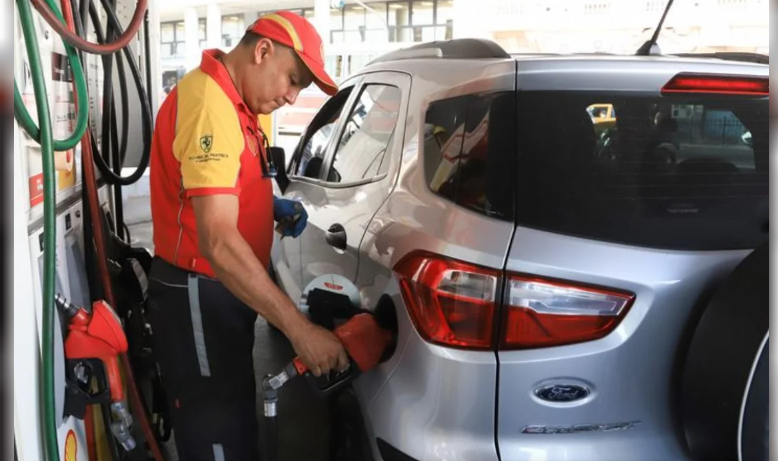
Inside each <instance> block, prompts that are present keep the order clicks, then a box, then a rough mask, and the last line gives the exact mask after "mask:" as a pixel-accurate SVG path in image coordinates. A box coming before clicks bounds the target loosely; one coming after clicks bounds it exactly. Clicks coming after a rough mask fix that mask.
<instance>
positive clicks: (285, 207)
mask: <svg viewBox="0 0 778 461" xmlns="http://www.w3.org/2000/svg"><path fill="white" fill-rule="evenodd" d="M273 219H274V220H275V221H276V222H277V223H279V224H280V225H281V230H282V233H281V235H282V236H284V237H290V236H291V237H294V238H297V237H299V236H300V234H302V233H303V230H305V226H306V225H307V224H308V213H307V212H306V211H305V208H304V207H303V205H302V203H300V202H296V201H294V200H289V199H285V198H278V197H275V196H274V197H273Z"/></svg>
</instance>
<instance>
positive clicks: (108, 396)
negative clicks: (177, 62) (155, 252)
mask: <svg viewBox="0 0 778 461" xmlns="http://www.w3.org/2000/svg"><path fill="white" fill-rule="evenodd" d="M119 1H122V0H119ZM146 3H147V2H146V0H140V1H138V2H137V5H135V4H133V7H134V8H135V12H134V14H133V19H132V21H130V24H129V26H128V27H127V29H126V30H123V29H122V26H121V24H120V21H119V19H118V18H117V15H116V12H115V9H116V8H118V7H117V0H103V1H101V3H100V4H101V6H102V10H103V12H104V14H105V15H106V16H107V19H108V27H107V29H106V32H105V34H103V33H102V30H103V26H102V24H100V23H99V17H100V14H99V12H98V9H97V8H98V6H97V5H96V3H95V0H73V1H71V0H61V5H59V6H58V5H57V4H56V3H55V0H40V1H38V0H16V6H17V13H18V19H19V23H20V24H21V32H22V38H23V40H24V44H25V48H26V54H27V56H28V62H27V63H25V64H24V66H25V67H24V74H25V81H29V83H27V85H24V86H22V90H24V91H25V92H26V93H25V96H26V98H28V99H27V100H25V99H24V98H23V97H22V95H21V92H20V90H19V85H17V80H16V79H15V81H14V118H15V120H16V121H17V123H18V127H19V128H21V129H22V130H23V131H24V132H25V133H26V134H27V136H28V138H25V141H24V144H22V146H23V148H24V149H25V150H24V151H21V153H24V154H26V153H27V152H26V149H27V148H28V146H32V144H33V143H37V144H39V147H37V149H38V150H39V154H37V155H38V156H37V157H35V158H36V159H37V161H39V162H40V164H41V169H42V173H41V174H39V175H38V178H36V181H39V186H38V187H40V190H41V192H42V194H41V196H40V201H39V202H32V201H31V205H30V213H31V214H32V212H33V211H34V212H35V213H38V212H39V210H40V209H41V208H42V224H43V226H42V227H43V229H42V230H43V231H42V234H41V241H40V248H41V250H42V252H43V255H42V264H41V284H40V285H41V288H42V296H41V300H40V301H38V302H39V303H40V306H39V309H40V312H39V313H38V314H37V315H38V316H40V317H39V318H40V319H41V321H40V325H41V327H40V328H41V331H40V333H39V334H34V332H33V331H30V332H27V331H26V330H25V331H23V332H21V331H16V334H29V336H33V335H34V337H35V338H38V337H40V338H41V341H40V345H39V347H40V352H41V354H40V355H41V356H42V360H41V363H40V364H39V365H36V366H35V367H32V371H33V372H34V373H33V375H32V378H33V379H34V380H35V382H36V384H38V385H39V386H40V394H38V395H39V396H40V398H39V399H38V395H36V396H35V399H31V400H33V401H32V402H30V403H29V405H30V407H32V408H35V411H34V412H33V413H34V414H38V411H40V414H41V416H42V418H41V420H40V424H39V425H38V424H36V425H35V427H31V425H28V427H26V428H24V431H23V432H24V433H25V436H24V437H23V440H24V444H23V445H22V446H20V450H19V455H20V459H21V460H22V461H27V460H30V459H35V460H36V461H37V460H46V461H52V460H57V461H58V460H59V459H60V456H62V455H61V453H65V456H66V459H67V461H70V457H69V456H70V454H71V453H73V451H67V452H63V451H61V450H62V449H63V448H66V446H67V447H70V446H71V445H70V444H71V442H74V439H76V438H78V439H79V440H81V437H82V436H83V435H84V434H80V435H79V436H78V437H75V436H74V434H73V433H72V431H73V429H76V430H79V429H78V428H77V427H76V426H74V423H73V422H72V421H70V420H69V419H66V418H68V417H69V416H75V417H76V419H80V418H79V417H81V418H83V419H84V422H85V427H86V434H85V435H86V439H87V445H88V446H89V445H90V443H89V441H90V438H92V439H94V437H93V435H94V434H92V433H91V432H90V428H92V427H93V425H92V424H91V415H92V413H91V411H88V410H87V408H88V407H89V406H90V405H95V404H97V405H99V406H100V407H101V409H103V420H104V422H105V424H106V426H107V427H106V433H107V434H113V437H112V439H113V440H115V441H116V443H110V444H109V445H110V448H111V449H112V450H113V456H114V459H120V458H119V457H118V456H117V449H118V447H121V449H123V450H124V451H125V452H128V451H133V450H137V448H139V447H140V446H141V442H142V441H141V439H140V438H138V436H137V435H135V436H133V434H132V431H131V429H132V427H133V426H134V424H133V423H136V425H137V426H139V428H140V429H142V434H143V442H144V443H147V444H148V449H149V450H150V452H151V454H153V456H154V458H155V459H156V460H157V461H162V455H161V452H160V450H159V447H158V446H157V440H156V439H157V437H156V436H155V434H154V433H153V431H152V430H151V427H150V424H149V421H148V417H147V414H146V412H147V406H146V405H145V403H144V400H143V398H142V397H141V395H140V393H139V391H138V389H137V387H136V378H135V375H134V372H133V369H132V366H131V358H130V357H129V356H128V351H130V350H131V349H130V348H128V346H129V345H130V344H131V341H128V340H129V339H130V338H129V337H128V336H130V335H129V334H125V331H124V330H123V328H126V327H127V324H128V323H129V322H127V320H128V318H129V312H130V311H131V309H130V308H126V309H124V312H125V313H127V315H124V316H117V315H116V312H115V311H114V308H116V307H117V305H118V304H117V302H116V299H115V298H114V289H113V288H114V287H113V286H112V285H114V284H115V283H116V281H117V279H122V278H126V277H124V275H123V271H119V272H118V274H112V272H111V269H110V268H111V267H112V266H111V262H110V261H109V257H108V252H109V251H110V248H111V247H110V244H111V243H112V242H113V235H110V236H107V235H106V226H105V223H104V222H103V221H102V219H103V213H102V206H101V203H100V202H101V200H102V199H101V198H100V194H102V192H100V189H101V188H103V192H105V191H106V189H105V188H104V186H105V185H106V183H107V184H111V185H115V186H116V187H115V188H114V189H113V199H114V200H115V203H114V206H113V208H114V210H117V211H119V213H118V214H119V216H118V219H116V221H115V224H116V226H115V229H116V230H117V234H118V237H119V238H120V239H121V240H124V235H123V232H122V229H123V222H122V221H123V220H122V219H121V189H120V186H123V185H127V184H131V183H132V182H134V181H136V180H137V179H139V178H140V177H141V176H142V175H143V173H144V170H145V168H146V165H147V162H148V154H149V145H150V138H151V109H150V103H149V98H148V97H147V95H148V94H150V93H147V91H146V89H145V88H144V85H143V81H142V80H143V77H142V76H141V74H140V72H139V70H138V66H137V63H136V59H137V57H138V53H137V50H132V49H131V47H130V46H131V44H132V43H134V42H133V39H135V38H136V34H137V33H138V30H139V29H140V26H141V25H142V23H143V20H144V18H145V17H146ZM31 6H33V7H34V8H35V10H36V11H37V13H38V15H39V17H40V18H42V19H43V20H44V21H45V23H46V24H48V26H49V27H50V28H51V29H53V33H52V32H51V29H46V30H45V34H43V33H38V31H37V30H36V18H34V13H33V9H32V7H31ZM60 7H61V8H60ZM90 16H91V18H90ZM90 19H91V23H92V26H93V27H94V31H95V33H96V34H97V38H98V42H99V43H90V42H89V41H88V39H87V37H88V35H87V33H86V32H87V29H88V28H87V25H86V24H87V21H89V20H90ZM43 24H44V22H39V23H38V29H40V28H41V27H44V26H43ZM54 37H56V38H57V39H59V38H61V40H62V43H63V47H64V50H65V54H66V55H67V61H66V62H65V63H62V64H61V68H57V69H55V70H61V72H60V74H58V75H63V76H69V77H64V78H65V80H62V81H63V82H68V81H70V82H72V86H73V89H72V93H71V92H69V91H67V90H65V91H63V92H62V93H57V94H56V95H52V94H50V92H51V85H50V83H51V82H49V81H47V79H51V78H52V77H49V76H48V74H47V72H45V70H46V66H47V65H48V62H49V60H50V59H51V58H52V56H54V57H55V58H58V59H59V58H62V57H63V56H64V55H62V54H60V55H59V57H57V56H55V55H54V52H53V51H52V53H51V54H52V56H49V55H48V54H46V53H41V50H40V48H39V46H40V44H41V43H42V42H48V43H49V45H48V46H51V40H53V38H54ZM146 43H149V42H148V41H147V42H146ZM77 50H80V51H81V52H82V53H81V54H79V51H77ZM119 51H123V53H124V57H125V60H126V64H127V68H128V69H129V71H130V73H131V74H132V77H133V80H134V81H135V84H136V87H137V90H138V95H139V97H140V105H141V110H140V116H141V122H142V124H141V126H142V129H143V136H142V137H143V141H144V142H143V143H142V145H140V144H138V145H140V148H141V149H143V151H142V155H141V165H140V167H139V168H138V170H137V171H136V172H135V173H134V174H133V175H130V176H129V177H119V176H118V174H117V172H118V171H121V167H122V164H123V161H124V158H123V157H124V155H125V153H126V150H127V146H128V144H129V143H128V141H127V138H126V137H127V135H128V132H127V131H128V130H127V126H128V124H129V116H128V114H127V112H126V109H127V107H128V106H127V103H128V100H129V98H128V95H127V91H126V78H125V75H124V74H125V71H124V68H123V63H121V61H117V68H118V70H119V78H120V80H121V83H120V85H119V86H120V89H121V90H122V91H121V93H122V94H121V96H122V98H123V102H124V104H120V105H118V106H119V107H120V108H121V109H123V110H124V113H123V114H122V115H123V116H124V117H123V128H124V131H123V133H122V135H123V139H121V140H119V139H118V138H119V137H120V135H119V130H118V127H117V123H116V120H117V109H116V108H117V104H114V102H115V101H114V99H113V88H112V87H111V84H112V82H113V71H112V69H113V68H112V64H111V63H112V62H113V61H112V60H113V59H114V58H116V59H119V57H118V56H114V54H115V53H117V52H119ZM86 53H93V54H98V55H100V56H102V60H103V69H104V70H105V71H106V78H105V82H106V85H105V87H104V89H105V90H106V91H105V93H104V94H103V103H102V104H100V103H97V101H98V98H97V95H96V94H95V95H93V98H91V100H90V97H89V96H90V95H89V92H88V85H87V79H86V76H85V72H84V67H86V65H87V55H86ZM146 56H148V53H146ZM51 61H54V59H51ZM60 61H61V60H60ZM18 62H19V61H17V63H18ZM58 65H60V64H58ZM17 69H18V67H17ZM71 70H72V73H71ZM18 76H19V74H17V77H18ZM55 78H56V77H55ZM67 78H72V80H67ZM55 85H56V86H55V87H54V88H55V90H54V91H58V92H59V91H62V90H60V88H61V85H62V84H61V83H59V82H58V83H56V84H55ZM25 86H26V88H25ZM30 87H32V88H33V89H34V94H32V93H27V91H28V90H29V88H30ZM31 97H34V103H35V109H37V110H36V111H35V112H36V113H35V114H34V115H31V114H30V113H29V112H28V107H27V101H30V100H31ZM61 103H64V104H61ZM72 103H75V106H76V108H75V116H74V117H72V116H71V113H70V112H69V106H70V104H72ZM63 106H64V107H65V108H66V109H65V110H68V112H67V113H66V114H62V113H61V112H59V111H61V110H62V109H61V107H63ZM101 106H102V109H103V113H102V116H103V128H104V130H107V131H104V132H103V139H102V146H99V145H98V144H100V142H99V140H98V138H97V136H96V134H95V132H94V131H93V130H91V129H90V128H89V118H90V117H89V108H90V107H91V108H96V109H98V110H99V108H101ZM62 115H65V117H64V120H65V121H66V122H70V121H72V120H73V119H75V124H71V123H68V124H69V125H72V126H70V131H71V132H70V133H69V134H67V135H65V136H64V137H63V138H64V139H55V136H57V135H59V136H61V133H62V131H63V130H62V129H61V128H60V129H58V130H55V127H54V126H53V122H52V119H55V118H56V123H58V124H59V125H57V126H61V121H60V120H61V119H62ZM96 115H98V116H99V114H96ZM34 117H35V118H37V120H36V119H35V118H34ZM71 117H72V118H71ZM19 145H20V144H19V143H17V147H16V149H15V150H17V152H19V150H20V149H21V148H20V147H18V146H19ZM79 146H80V148H81V152H82V162H83V170H82V171H83V175H82V179H83V188H82V190H83V198H84V204H83V205H84V206H83V212H84V215H85V216H89V217H90V218H91V219H85V227H88V228H89V232H88V234H89V235H85V236H84V247H85V253H87V255H86V264H87V265H88V266H92V265H93V266H96V267H97V268H98V270H97V271H96V273H90V275H92V276H91V277H90V282H91V283H90V290H89V292H90V293H89V294H90V296H91V297H92V300H95V299H105V301H97V302H94V303H92V305H91V306H85V307H87V308H86V309H85V308H82V307H76V306H73V305H72V304H70V303H69V302H67V301H66V300H65V299H64V298H62V297H59V296H57V293H58V291H59V288H58V281H59V279H58V269H57V266H58V263H59V259H58V257H57V246H58V239H59V238H60V236H61V235H62V234H61V233H58V226H57V219H58V209H57V207H58V197H57V195H58V194H57V192H58V191H57V187H58V183H57V182H58V176H57V171H56V170H55V153H60V152H62V153H65V152H67V155H68V158H70V157H69V156H70V155H71V154H72V152H74V151H75V150H76V148H77V147H79ZM99 147H102V152H100V150H98V148H99ZM30 157H32V156H30ZM57 158H59V157H57ZM69 161H70V160H69ZM23 163H24V162H23ZM95 166H97V168H98V169H99V170H100V172H101V177H102V178H101V180H100V182H98V179H97V175H96V174H95V173H96V172H95ZM20 172H21V171H19V172H17V170H16V169H15V174H17V175H18V174H19V173H20ZM25 179H26V178H25ZM30 179H31V183H30V184H31V190H32V184H33V183H32V178H30ZM17 198H21V197H17ZM74 198H76V197H74ZM110 199H111V196H110V194H108V200H110ZM39 204H40V206H38V205H39ZM87 205H88V206H87ZM66 225H67V224H66ZM85 234H87V232H85ZM15 235H16V233H15ZM125 242H126V240H125ZM92 249H93V250H94V251H91V250H92ZM124 254H127V252H124ZM136 256H137V257H136V258H135V259H136V260H141V261H142V260H143V259H144V258H143V257H142V256H138V255H136ZM123 263H124V261H123V260H120V261H119V265H120V266H121V267H129V266H125V265H124V264H123ZM112 275H113V277H112ZM120 299H122V296H120ZM89 303H91V301H88V302H85V303H84V304H89ZM125 305H126V304H125ZM26 307H27V308H29V309H33V308H34V307H35V306H26ZM14 308H15V309H23V308H25V306H16V305H15V306H14ZM90 308H91V310H90ZM58 314H60V315H59V320H60V322H61V323H62V324H63V325H66V326H65V328H64V329H65V330H66V332H65V336H66V337H67V339H66V340H65V341H64V344H59V340H58V339H57V338H58V336H59V333H58V327H57V322H56V320H57V315H58ZM27 325H31V326H32V327H34V328H38V323H37V322H35V323H28V324H27ZM128 331H129V330H128ZM36 342H37V339H36ZM37 346H38V345H37V344H36V347H37ZM61 348H64V355H65V365H66V366H65V368H66V372H65V376H64V378H62V377H60V376H59V375H58V372H57V367H58V366H59V363H58V362H59V359H58V358H57V352H56V351H57V350H58V349H61ZM38 370H40V374H38ZM93 377H94V378H96V379H94V380H93V379H92V378H93ZM95 381H96V382H97V387H96V388H95V387H93V386H90V385H89V383H91V382H95ZM61 392H64V393H65V395H66V397H65V401H66V403H65V410H64V413H65V414H64V415H63V414H62V409H61V408H59V407H58V403H57V401H58V398H59V397H58V395H59V394H60V393H61ZM24 404H25V406H26V404H27V402H24ZM22 411H24V410H22ZM71 419H72V418H71ZM63 428H64V429H65V432H64V433H63V431H62V429H63ZM37 431H40V432H39V433H37V434H34V435H33V433H34V432H37ZM144 448H145V447H144ZM86 451H87V450H83V451H81V453H84V452H86ZM88 451H89V452H90V455H91V454H93V453H92V450H91V449H90V450H88ZM80 456H81V457H83V455H80ZM122 457H123V456H122ZM144 458H145V454H144ZM80 459H81V458H80ZM90 461H96V458H92V459H90Z"/></svg>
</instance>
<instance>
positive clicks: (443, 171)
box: [423, 96, 470, 201]
mask: <svg viewBox="0 0 778 461" xmlns="http://www.w3.org/2000/svg"><path fill="white" fill-rule="evenodd" d="M469 99H470V97H469V96H462V97H458V98H453V99H445V100H442V101H436V102H433V103H431V104H430V106H429V108H428V110H427V115H426V117H425V125H424V148H423V154H424V175H425V177H426V179H427V184H428V185H429V187H430V189H431V190H432V191H433V192H436V193H438V194H440V195H442V196H443V197H446V198H448V199H450V200H452V201H455V200H456V182H455V180H456V177H457V176H456V172H457V170H456V165H457V161H458V159H459V155H460V154H461V152H462V139H463V136H462V133H463V132H464V129H465V120H466V119H467V103H468V101H469Z"/></svg>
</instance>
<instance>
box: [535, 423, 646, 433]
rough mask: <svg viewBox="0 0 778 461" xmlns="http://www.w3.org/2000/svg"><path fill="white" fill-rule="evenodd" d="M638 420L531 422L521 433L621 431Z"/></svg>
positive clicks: (633, 425) (628, 428) (629, 427)
mask: <svg viewBox="0 0 778 461" xmlns="http://www.w3.org/2000/svg"><path fill="white" fill-rule="evenodd" d="M638 424H640V421H626V422H622V423H606V424H576V425H573V426H544V425H541V424H533V425H529V426H524V429H522V430H521V433H522V434H580V433H583V432H621V431H628V430H630V429H633V428H634V427H635V426H637V425H638Z"/></svg>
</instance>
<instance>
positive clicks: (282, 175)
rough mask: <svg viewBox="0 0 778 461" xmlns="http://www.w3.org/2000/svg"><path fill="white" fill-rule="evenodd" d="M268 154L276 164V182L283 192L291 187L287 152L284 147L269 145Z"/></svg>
mask: <svg viewBox="0 0 778 461" xmlns="http://www.w3.org/2000/svg"><path fill="white" fill-rule="evenodd" d="M267 154H268V155H269V156H270V158H271V159H273V164H274V165H275V166H276V184H278V187H279V188H280V189H281V193H284V192H286V188H287V187H289V176H287V175H286V153H285V152H284V148H283V147H268V148H267Z"/></svg>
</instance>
